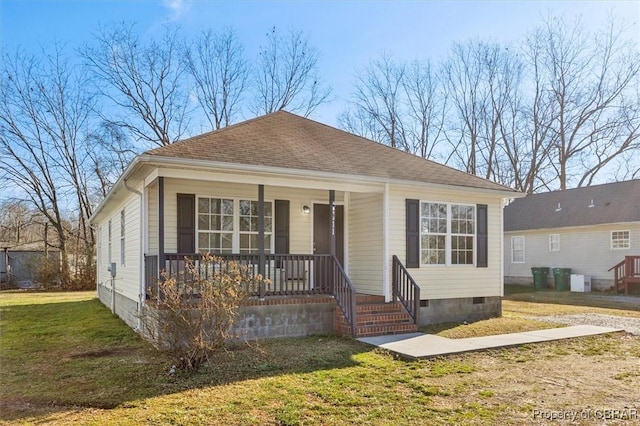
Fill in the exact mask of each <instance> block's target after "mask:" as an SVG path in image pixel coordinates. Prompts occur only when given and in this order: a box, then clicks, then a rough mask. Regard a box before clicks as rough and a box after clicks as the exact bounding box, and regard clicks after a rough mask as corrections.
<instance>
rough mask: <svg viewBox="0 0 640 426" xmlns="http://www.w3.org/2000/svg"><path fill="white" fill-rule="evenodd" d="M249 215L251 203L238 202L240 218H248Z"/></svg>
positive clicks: (245, 201)
mask: <svg viewBox="0 0 640 426" xmlns="http://www.w3.org/2000/svg"><path fill="white" fill-rule="evenodd" d="M250 214H251V201H247V200H240V216H249V215H250Z"/></svg>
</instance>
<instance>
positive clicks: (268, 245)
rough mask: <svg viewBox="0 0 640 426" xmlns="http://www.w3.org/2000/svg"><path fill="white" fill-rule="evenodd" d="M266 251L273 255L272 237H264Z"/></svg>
mask: <svg viewBox="0 0 640 426" xmlns="http://www.w3.org/2000/svg"><path fill="white" fill-rule="evenodd" d="M264 251H265V253H271V235H265V236H264Z"/></svg>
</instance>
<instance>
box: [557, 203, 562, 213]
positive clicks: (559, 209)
mask: <svg viewBox="0 0 640 426" xmlns="http://www.w3.org/2000/svg"><path fill="white" fill-rule="evenodd" d="M561 210H562V207H560V203H558V207H556V211H557V212H559V211H561Z"/></svg>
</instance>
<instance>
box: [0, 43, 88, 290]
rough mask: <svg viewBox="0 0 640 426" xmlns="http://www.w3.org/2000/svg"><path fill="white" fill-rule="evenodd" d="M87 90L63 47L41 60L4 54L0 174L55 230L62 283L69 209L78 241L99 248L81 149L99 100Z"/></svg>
mask: <svg viewBox="0 0 640 426" xmlns="http://www.w3.org/2000/svg"><path fill="white" fill-rule="evenodd" d="M85 87H86V82H85V81H84V80H83V78H82V75H81V74H80V73H79V72H77V70H75V69H73V68H72V67H70V66H69V65H68V63H67V61H65V59H64V58H63V57H62V55H61V53H60V50H59V49H56V50H55V52H54V53H52V54H48V53H46V52H45V53H43V54H42V55H41V56H40V57H39V58H38V59H36V57H35V56H29V55H26V54H23V53H21V52H17V53H16V54H15V55H14V56H10V55H8V54H7V55H4V57H3V67H2V76H1V80H0V89H1V90H0V149H1V150H2V155H1V156H0V172H1V174H2V175H1V176H0V179H1V180H2V181H3V182H4V184H5V185H12V186H13V189H12V190H13V191H15V192H16V193H17V195H19V196H21V197H24V199H26V200H28V202H29V203H30V204H31V205H32V206H33V207H34V208H36V209H37V210H38V211H39V212H40V213H41V214H42V215H43V216H44V217H45V218H46V220H47V221H48V223H49V224H50V225H51V226H52V228H53V229H54V231H55V233H56V241H57V245H58V248H59V250H60V256H61V259H62V280H63V284H67V283H69V281H70V277H71V274H70V271H69V265H68V263H67V259H68V258H67V253H68V250H69V247H68V244H67V242H68V240H69V236H68V234H69V229H68V222H67V221H66V220H65V214H64V212H65V210H67V209H69V208H72V209H73V208H74V207H75V209H77V210H76V211H77V212H78V217H79V227H80V228H81V229H79V232H80V235H79V238H82V240H83V241H84V243H85V244H86V247H89V248H92V247H93V233H92V231H91V229H90V228H89V226H88V217H89V215H90V214H91V204H90V203H89V202H88V199H87V195H86V192H87V191H86V188H87V174H86V171H85V169H84V159H83V158H82V150H80V149H79V148H80V146H81V145H82V144H83V143H84V141H85V137H86V134H85V130H86V127H87V125H88V120H89V117H90V115H91V112H92V110H93V99H92V98H91V97H90V96H88V95H86V92H84V91H83V89H84V88H85ZM3 190H8V189H7V188H4V189H3Z"/></svg>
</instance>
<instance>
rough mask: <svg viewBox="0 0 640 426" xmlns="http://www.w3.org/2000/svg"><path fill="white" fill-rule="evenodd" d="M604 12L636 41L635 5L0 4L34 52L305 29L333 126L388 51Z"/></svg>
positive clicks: (591, 22) (599, 18)
mask: <svg viewBox="0 0 640 426" xmlns="http://www.w3.org/2000/svg"><path fill="white" fill-rule="evenodd" d="M609 13H613V14H614V15H615V16H616V17H617V18H618V19H625V20H626V21H627V23H628V24H630V30H629V36H631V37H635V38H636V39H637V40H640V1H555V2H548V1H478V2H471V1H402V2H399V1H396V2H392V1H344V2H338V1H323V2H320V1H287V2H277V1H204V0H201V1H186V0H171V1H151V0H149V1H142V0H137V1H105V0H94V1H88V0H86V1H63V0H48V1H36V0H22V1H16V0H2V1H1V2H0V14H1V21H0V22H1V24H0V25H1V27H0V36H1V38H2V44H3V46H4V47H6V48H8V49H14V48H16V47H17V46H21V47H23V48H24V49H27V50H34V49H38V48H39V46H43V45H45V46H46V45H47V44H50V42H51V41H53V40H58V41H61V42H66V43H68V46H69V47H70V48H76V47H79V46H81V45H82V44H84V43H87V42H90V40H91V34H92V33H94V32H95V31H96V30H97V28H98V27H99V25H101V24H102V25H109V24H111V23H114V22H119V21H134V22H137V23H138V25H139V28H140V29H141V30H143V31H145V32H146V33H148V34H150V35H153V34H154V33H156V32H158V30H159V28H160V27H161V25H162V24H163V23H165V22H174V23H177V24H179V25H181V26H182V28H183V30H184V31H185V32H186V33H187V35H188V34H189V33H191V32H195V31H199V30H201V29H204V28H207V27H212V28H218V27H222V26H233V27H234V28H235V29H236V30H237V32H238V34H239V36H240V38H241V40H242V41H243V43H244V45H245V48H246V50H247V53H248V55H249V57H253V56H254V55H255V53H256V52H257V50H258V47H259V46H260V43H263V40H264V34H265V33H266V32H267V31H268V30H269V28H271V27H272V26H274V25H275V26H276V27H278V28H282V29H288V28H291V27H293V28H296V29H300V30H303V31H305V32H306V34H307V35H308V36H309V37H310V41H311V44H313V45H314V46H315V47H316V48H317V49H318V50H319V51H320V53H321V55H322V56H321V61H320V73H321V78H323V79H324V81H325V82H326V83H328V84H329V85H330V86H331V87H332V88H333V97H334V101H333V102H332V103H331V104H330V105H327V106H324V107H322V108H321V109H320V110H318V111H317V113H316V114H314V116H313V118H315V119H318V120H319V121H323V122H325V123H327V124H330V125H335V124H336V115H337V114H338V113H339V112H340V111H341V110H342V109H343V108H344V106H345V104H346V100H347V99H348V97H349V92H350V90H351V87H352V85H353V76H354V73H355V70H357V69H361V68H362V67H364V66H365V65H366V64H367V63H368V62H369V61H370V60H371V59H374V58H377V57H378V56H379V55H380V54H381V53H382V52H387V53H390V54H391V55H393V57H395V58H397V59H400V60H405V59H406V60H411V59H416V58H426V57H430V58H432V59H436V60H437V59H438V58H440V57H442V56H443V55H445V54H446V52H447V51H448V49H449V47H450V46H451V44H452V43H453V42H454V41H464V40H467V39H469V38H474V37H476V38H483V39H487V38H488V39H493V40H496V41H500V42H505V43H510V42H515V41H517V40H520V39H522V37H523V35H524V34H525V33H526V31H527V30H529V29H531V28H532V27H534V26H535V25H537V24H539V23H540V22H541V20H542V19H543V17H545V16H548V15H564V16H565V17H569V18H572V17H574V16H582V19H583V21H584V22H585V24H586V25H588V26H589V27H594V26H597V25H598V24H599V23H601V22H603V21H604V20H605V19H606V17H607V15H608V14H609Z"/></svg>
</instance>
